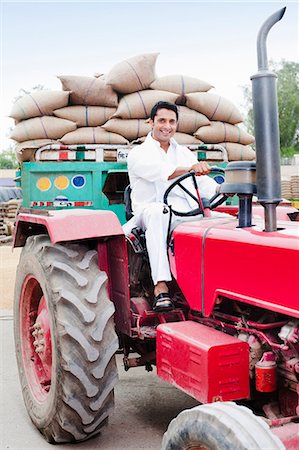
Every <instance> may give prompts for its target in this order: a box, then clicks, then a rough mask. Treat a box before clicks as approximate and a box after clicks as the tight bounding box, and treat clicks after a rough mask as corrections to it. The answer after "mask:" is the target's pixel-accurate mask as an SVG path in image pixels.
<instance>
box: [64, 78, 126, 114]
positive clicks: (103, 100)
mask: <svg viewBox="0 0 299 450" xmlns="http://www.w3.org/2000/svg"><path fill="white" fill-rule="evenodd" d="M58 78H59V79H60V81H61V84H62V87H63V90H64V91H71V95H70V103H71V104H72V105H92V106H111V107H115V106H117V105H118V97H117V93H116V92H114V90H113V89H112V88H111V86H108V85H107V84H106V83H105V81H104V80H102V79H101V78H95V77H77V76H71V75H70V76H59V77H58Z"/></svg>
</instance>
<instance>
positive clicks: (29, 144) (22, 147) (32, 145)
mask: <svg viewBox="0 0 299 450" xmlns="http://www.w3.org/2000/svg"><path fill="white" fill-rule="evenodd" d="M56 143H57V142H56V141H54V140H52V139H36V140H32V141H24V142H21V143H19V144H16V145H15V147H14V150H15V152H16V157H17V160H18V161H19V162H27V161H34V160H35V152H36V150H37V149H38V148H41V147H43V146H44V145H48V144H56Z"/></svg>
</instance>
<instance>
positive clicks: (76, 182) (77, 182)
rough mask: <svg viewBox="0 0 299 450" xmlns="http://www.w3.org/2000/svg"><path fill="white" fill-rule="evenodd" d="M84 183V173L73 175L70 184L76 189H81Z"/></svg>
mask: <svg viewBox="0 0 299 450" xmlns="http://www.w3.org/2000/svg"><path fill="white" fill-rule="evenodd" d="M85 184H86V179H85V176H84V175H75V176H74V177H73V178H72V185H73V186H74V188H76V189H82V188H83V187H84V186H85Z"/></svg>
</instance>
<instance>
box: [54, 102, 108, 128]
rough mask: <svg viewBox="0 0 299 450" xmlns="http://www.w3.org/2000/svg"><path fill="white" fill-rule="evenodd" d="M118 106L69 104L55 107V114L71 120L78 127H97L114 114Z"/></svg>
mask: <svg viewBox="0 0 299 450" xmlns="http://www.w3.org/2000/svg"><path fill="white" fill-rule="evenodd" d="M115 111H116V108H110V107H108V106H80V105H76V106H67V107H66V108H60V109H55V111H54V115H55V116H57V117H60V118H61V119H67V120H71V121H72V122H75V123H76V124H77V126H78V127H97V126H100V125H103V124H104V123H105V122H107V120H109V118H110V117H111V116H112V114H114V113H115Z"/></svg>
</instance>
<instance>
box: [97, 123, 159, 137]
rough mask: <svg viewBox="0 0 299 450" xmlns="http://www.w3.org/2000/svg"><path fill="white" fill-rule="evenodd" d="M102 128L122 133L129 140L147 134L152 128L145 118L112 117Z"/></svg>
mask: <svg viewBox="0 0 299 450" xmlns="http://www.w3.org/2000/svg"><path fill="white" fill-rule="evenodd" d="M102 128H104V129H105V130H107V131H112V132H113V133H118V134H121V135H122V136H124V137H125V138H126V139H128V140H129V141H133V140H134V139H137V138H139V137H142V136H146V135H147V134H148V133H149V132H150V130H151V126H150V124H149V123H147V122H145V120H144V119H110V120H108V122H106V123H105V125H103V127H102Z"/></svg>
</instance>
